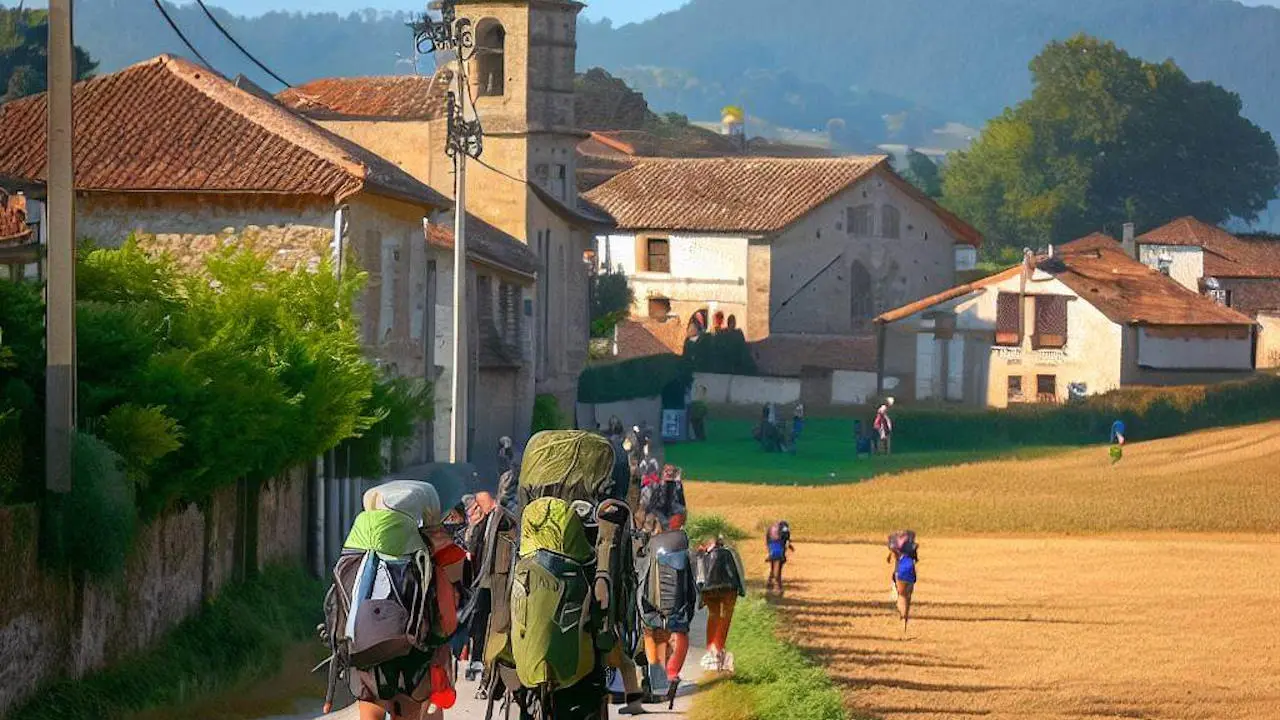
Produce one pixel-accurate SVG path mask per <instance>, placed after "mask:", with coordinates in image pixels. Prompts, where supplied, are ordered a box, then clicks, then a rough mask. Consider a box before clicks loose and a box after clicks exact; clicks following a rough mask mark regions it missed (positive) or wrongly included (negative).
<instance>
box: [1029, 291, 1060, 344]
mask: <svg viewBox="0 0 1280 720" xmlns="http://www.w3.org/2000/svg"><path fill="white" fill-rule="evenodd" d="M1032 344H1033V345H1034V347H1036V348H1037V349H1039V348H1063V347H1066V346H1067V298H1066V297H1065V296H1062V295H1037V296H1036V334H1035V337H1034V338H1032Z"/></svg>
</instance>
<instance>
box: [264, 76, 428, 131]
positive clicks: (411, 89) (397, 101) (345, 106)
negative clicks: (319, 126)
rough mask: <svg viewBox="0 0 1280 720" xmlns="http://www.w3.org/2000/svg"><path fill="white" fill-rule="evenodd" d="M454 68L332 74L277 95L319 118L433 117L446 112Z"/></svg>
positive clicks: (288, 104)
mask: <svg viewBox="0 0 1280 720" xmlns="http://www.w3.org/2000/svg"><path fill="white" fill-rule="evenodd" d="M452 83H453V71H452V70H450V69H449V68H441V69H440V70H438V71H437V72H436V74H435V75H433V76H431V77H427V76H425V75H386V76H381V77H335V78H322V79H320V80H312V81H311V82H309V83H307V84H305V85H299V86H298V87H293V88H289V89H288V90H285V91H283V92H281V93H279V94H277V95H276V99H277V100H279V101H280V102H282V103H284V104H285V105H286V106H287V107H290V108H292V109H293V110H295V111H296V112H300V113H302V114H303V115H306V116H307V117H310V118H315V119H318V120H333V119H339V118H367V119H374V118H379V119H396V120H434V119H436V118H441V117H444V116H445V113H446V109H445V108H446V102H445V97H446V95H447V94H448V92H449V88H450V86H451V84H452Z"/></svg>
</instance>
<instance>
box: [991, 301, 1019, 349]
mask: <svg viewBox="0 0 1280 720" xmlns="http://www.w3.org/2000/svg"><path fill="white" fill-rule="evenodd" d="M1021 344H1022V296H1020V295H1018V294H1017V293H1000V295H999V296H997V297H996V345H1004V346H1014V347H1016V346H1018V345H1021Z"/></svg>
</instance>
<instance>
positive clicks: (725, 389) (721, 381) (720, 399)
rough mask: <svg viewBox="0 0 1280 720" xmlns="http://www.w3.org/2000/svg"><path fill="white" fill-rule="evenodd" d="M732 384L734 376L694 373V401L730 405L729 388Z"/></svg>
mask: <svg viewBox="0 0 1280 720" xmlns="http://www.w3.org/2000/svg"><path fill="white" fill-rule="evenodd" d="M732 382H733V376H732V375H718V374H714V373H694V375H693V399H694V400H701V401H702V402H708V403H715V404H725V403H728V402H729V386H730V384H731V383H732Z"/></svg>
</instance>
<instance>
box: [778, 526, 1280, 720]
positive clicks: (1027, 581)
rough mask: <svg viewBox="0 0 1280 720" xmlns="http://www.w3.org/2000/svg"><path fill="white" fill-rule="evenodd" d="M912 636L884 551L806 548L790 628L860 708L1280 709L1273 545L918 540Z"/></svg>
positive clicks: (1019, 715) (1213, 715)
mask: <svg viewBox="0 0 1280 720" xmlns="http://www.w3.org/2000/svg"><path fill="white" fill-rule="evenodd" d="M921 543H922V547H921V563H920V583H919V586H918V588H917V591H916V606H915V608H914V615H915V619H914V620H913V622H912V625H911V628H910V630H909V632H908V633H907V634H906V635H905V636H904V635H903V634H902V632H901V625H900V623H898V622H897V620H896V616H895V614H894V611H893V610H892V609H891V605H890V603H889V572H890V570H889V567H888V566H887V565H886V564H885V552H884V550H883V548H882V546H880V545H870V544H866V545H852V544H840V545H819V544H804V543H800V544H799V551H798V552H797V553H796V555H795V556H794V561H793V562H792V563H790V564H789V565H788V566H787V570H788V571H789V573H790V575H791V579H792V584H791V588H790V590H789V592H788V596H787V597H786V599H785V600H782V601H780V606H781V608H782V610H783V614H784V617H786V618H787V621H788V632H790V633H791V634H792V636H793V639H794V640H795V641H796V642H798V643H799V644H800V645H801V646H803V647H804V648H806V649H807V650H809V651H811V652H812V653H814V656H815V658H816V659H817V660H819V661H820V662H822V663H823V664H824V665H826V667H827V668H828V671H829V673H830V674H831V676H832V677H833V678H834V679H835V680H836V681H837V682H838V683H839V685H840V686H841V688H842V690H843V691H844V693H845V696H846V700H847V702H848V704H849V706H850V708H851V709H852V710H853V711H854V713H855V715H857V716H872V717H877V718H886V719H888V720H931V719H936V720H942V719H944V718H964V717H984V718H992V719H993V720H1001V719H1005V718H1007V719H1009V720H1014V719H1015V718H1016V719H1017V720H1024V719H1025V718H1047V719H1058V718H1061V719H1062V720H1066V719H1068V718H1070V719H1072V720H1079V719H1080V718H1116V717H1125V718H1178V719H1183V718H1186V719H1192V718H1204V719H1205V720H1210V719H1213V720H1217V719H1222V718H1240V719H1254V718H1256V719H1257V720H1274V719H1275V718H1277V717H1280V610H1278V609H1277V607H1278V604H1280V538H1270V537H1268V538H1265V539H1262V540H1260V541H1256V542H1252V541H1251V542H1243V541H1239V540H1219V539H1199V538H1195V537H1188V538H1186V539H1137V540H1128V539H1060V538H1051V539H1031V540H1026V539H1024V540H1012V539H1010V540H991V539H961V540H945V539H935V538H929V537H922V538H921Z"/></svg>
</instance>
